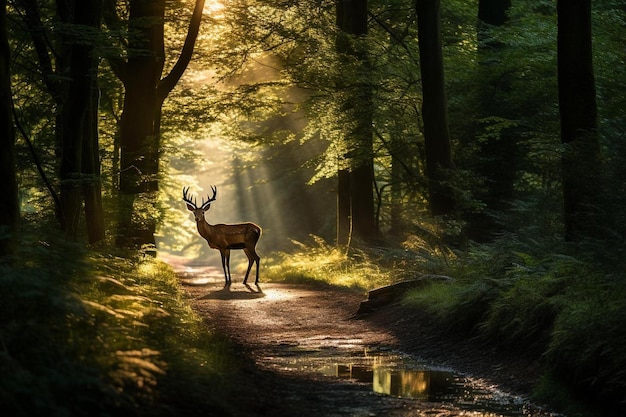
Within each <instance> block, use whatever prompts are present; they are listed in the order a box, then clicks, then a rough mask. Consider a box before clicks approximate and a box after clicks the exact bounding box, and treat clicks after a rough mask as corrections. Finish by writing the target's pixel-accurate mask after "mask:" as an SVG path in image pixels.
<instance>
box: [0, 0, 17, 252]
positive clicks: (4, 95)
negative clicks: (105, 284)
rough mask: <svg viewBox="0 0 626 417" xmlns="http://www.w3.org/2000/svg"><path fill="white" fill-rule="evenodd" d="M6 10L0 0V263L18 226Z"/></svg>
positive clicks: (12, 243)
mask: <svg viewBox="0 0 626 417" xmlns="http://www.w3.org/2000/svg"><path fill="white" fill-rule="evenodd" d="M6 7H7V2H6V0H0V178H2V181H0V184H1V185H0V263H2V262H4V260H6V259H10V258H9V257H10V256H11V255H12V254H13V253H14V252H15V248H16V242H17V231H18V223H19V202H18V197H17V180H16V173H15V129H14V127H13V116H12V112H11V107H12V105H11V101H12V94H11V73H10V65H9V63H10V50H9V41H8V34H7V21H6Z"/></svg>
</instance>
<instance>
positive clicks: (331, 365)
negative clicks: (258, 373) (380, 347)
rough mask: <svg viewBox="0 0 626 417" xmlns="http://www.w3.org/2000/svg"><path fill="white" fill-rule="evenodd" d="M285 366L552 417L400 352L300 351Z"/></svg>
mask: <svg viewBox="0 0 626 417" xmlns="http://www.w3.org/2000/svg"><path fill="white" fill-rule="evenodd" d="M288 361H289V364H283V365H284V366H285V367H286V368H290V369H299V370H300V371H312V370H314V371H315V372H319V373H322V374H323V375H325V376H328V377H335V378H340V379H345V380H351V381H355V382H358V383H363V384H367V385H368V386H369V387H370V389H372V390H373V391H374V392H376V393H378V394H381V395H387V396H392V397H400V398H410V399H414V400H416V401H422V402H428V403H446V404H450V405H452V406H454V407H458V408H459V409H461V410H465V411H467V412H475V413H479V415H482V416H500V417H529V416H533V417H548V416H549V417H553V416H559V415H558V414H553V413H550V412H546V411H544V410H542V409H541V408H539V407H536V406H534V405H532V404H530V403H529V402H528V401H527V400H526V399H524V398H522V397H518V396H514V395H509V394H506V393H504V392H502V391H500V390H498V389H497V388H496V387H494V386H490V385H487V384H485V383H482V382H481V381H480V380H475V379H472V378H468V377H465V376H463V375H461V374H458V373H456V372H454V371H452V370H449V369H446V368H430V367H429V366H424V365H423V364H421V363H420V362H416V361H414V360H412V359H411V358H408V357H405V356H403V355H401V356H396V355H392V354H387V353H381V354H379V355H376V354H374V355H371V354H368V353H367V352H366V354H365V355H364V356H360V355H356V356H324V355H320V356H318V355H315V354H313V355H311V356H308V355H304V356H300V357H297V358H294V357H291V358H289V360H288Z"/></svg>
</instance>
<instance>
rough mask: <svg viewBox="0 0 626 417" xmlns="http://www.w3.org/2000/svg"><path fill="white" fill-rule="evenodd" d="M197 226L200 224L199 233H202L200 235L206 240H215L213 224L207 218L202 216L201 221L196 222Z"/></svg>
mask: <svg viewBox="0 0 626 417" xmlns="http://www.w3.org/2000/svg"><path fill="white" fill-rule="evenodd" d="M196 226H198V233H200V236H202V237H203V238H205V239H206V240H213V239H212V237H213V226H211V225H210V224H209V222H207V221H206V219H205V218H202V220H201V221H199V222H196Z"/></svg>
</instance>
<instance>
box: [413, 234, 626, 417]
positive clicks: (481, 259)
mask: <svg viewBox="0 0 626 417" xmlns="http://www.w3.org/2000/svg"><path fill="white" fill-rule="evenodd" d="M596 247H597V248H600V247H604V245H603V244H602V245H601V244H600V243H596ZM603 252H604V253H603V254H602V255H600V254H599V253H598V254H594V253H592V252H590V251H589V243H587V245H586V246H585V250H580V247H572V246H567V245H563V244H562V243H560V242H557V241H550V240H545V241H543V242H538V241H532V240H520V239H518V238H517V237H515V236H513V235H509V236H506V237H504V238H502V239H500V240H499V241H497V242H495V243H493V244H489V245H477V246H475V247H472V248H470V249H469V250H468V251H467V252H466V253H465V254H463V256H460V257H459V259H458V262H457V263H456V264H455V265H454V266H453V267H452V268H451V269H450V270H449V275H451V276H452V277H454V278H455V281H454V282H453V283H434V284H432V285H431V286H429V287H428V288H426V289H424V290H419V291H413V292H411V293H409V294H408V295H407V297H406V300H405V301H406V303H407V304H408V305H416V306H420V307H421V308H423V309H426V310H427V311H429V312H430V313H431V314H432V315H433V317H437V318H438V321H439V322H440V325H441V326H443V327H447V328H449V329H451V330H454V331H455V332H456V333H457V334H459V335H460V337H473V338H476V339H479V340H482V341H483V342H485V343H488V344H490V345H492V346H497V347H499V348H500V349H502V350H506V351H508V352H511V353H513V354H523V355H528V356H529V357H531V358H535V359H537V360H538V361H539V362H540V363H541V364H542V366H543V368H544V370H545V377H544V379H543V381H542V383H541V384H540V385H539V386H538V387H537V388H538V389H537V391H536V396H537V398H538V399H540V400H543V401H546V402H554V401H555V399H556V398H561V399H563V398H567V400H560V404H559V406H560V407H562V408H563V409H565V410H566V412H567V414H568V415H570V416H576V415H581V416H583V415H589V414H587V413H588V410H589V408H588V405H589V404H592V405H593V407H596V409H598V410H606V409H608V410H609V411H612V412H615V411H616V410H623V408H624V407H625V405H626V404H624V403H623V402H622V401H623V400H624V397H623V393H624V392H626V372H625V371H624V369H626V351H624V349H623V346H624V345H625V344H626V330H625V328H626V327H625V326H626V309H625V308H624V307H625V304H626V276H624V272H623V271H624V270H626V269H625V268H624V267H625V265H624V261H623V260H620V258H619V255H616V256H614V257H612V258H611V257H610V255H608V254H607V251H606V250H604V251H603ZM596 255H597V256H596ZM602 258H604V259H602ZM599 260H600V261H599ZM557 392H558V395H556V393H557ZM566 394H567V395H566ZM581 400H583V402H585V403H586V404H583V402H581ZM598 415H601V412H599V414H598Z"/></svg>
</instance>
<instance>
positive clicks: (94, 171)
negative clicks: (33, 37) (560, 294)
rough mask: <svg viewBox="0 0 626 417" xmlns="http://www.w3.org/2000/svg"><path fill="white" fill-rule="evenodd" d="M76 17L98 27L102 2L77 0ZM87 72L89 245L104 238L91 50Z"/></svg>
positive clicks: (85, 149) (96, 60) (96, 59)
mask: <svg viewBox="0 0 626 417" xmlns="http://www.w3.org/2000/svg"><path fill="white" fill-rule="evenodd" d="M81 3H82V5H81V6H80V8H78V7H77V14H78V11H80V14H81V15H82V14H84V16H85V21H86V22H88V24H89V25H90V26H92V27H94V28H98V29H99V27H100V23H101V20H102V0H90V1H85V0H83V1H81ZM90 56H91V70H90V71H89V76H88V80H87V81H86V82H88V83H89V84H90V87H89V93H90V94H89V102H88V106H87V109H86V115H85V124H84V126H83V130H84V133H83V161H82V173H83V190H82V191H83V199H84V201H85V221H86V224H87V238H88V239H89V243H92V244H93V243H97V242H100V241H103V240H104V238H105V226H104V209H103V207H102V181H101V179H100V152H99V150H100V145H99V140H98V137H99V135H98V110H99V104H100V90H99V88H98V77H97V74H98V63H99V57H98V56H96V53H95V51H94V50H93V49H92V50H91V51H90Z"/></svg>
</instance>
